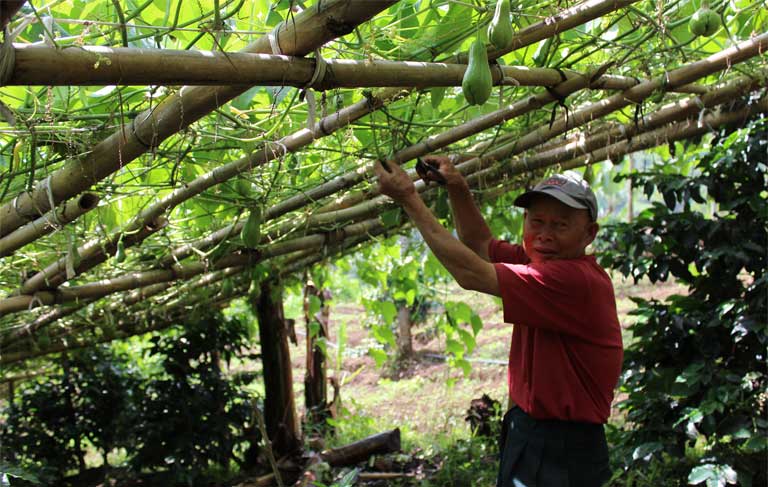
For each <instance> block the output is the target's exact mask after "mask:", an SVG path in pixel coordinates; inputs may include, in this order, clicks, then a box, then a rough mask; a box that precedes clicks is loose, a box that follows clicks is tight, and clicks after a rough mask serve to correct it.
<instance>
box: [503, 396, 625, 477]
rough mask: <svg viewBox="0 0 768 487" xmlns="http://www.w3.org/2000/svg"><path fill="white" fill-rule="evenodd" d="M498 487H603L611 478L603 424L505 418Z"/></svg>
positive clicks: (518, 414) (516, 414)
mask: <svg viewBox="0 0 768 487" xmlns="http://www.w3.org/2000/svg"><path fill="white" fill-rule="evenodd" d="M499 451H500V452H501V453H500V458H499V476H498V480H497V481H496V486H497V487H600V486H602V485H603V484H604V483H605V482H607V481H608V480H609V479H610V478H611V470H610V468H609V466H608V444H607V443H606V441H605V431H604V429H603V425H601V424H593V423H578V422H573V421H556V420H545V421H542V420H536V419H533V418H531V417H530V416H528V414H526V413H525V412H524V411H523V410H522V409H520V408H519V407H517V406H515V407H514V408H512V409H510V410H509V411H507V414H505V415H504V421H503V423H502V428H501V437H500V443H499Z"/></svg>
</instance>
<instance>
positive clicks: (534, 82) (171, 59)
mask: <svg viewBox="0 0 768 487" xmlns="http://www.w3.org/2000/svg"><path fill="white" fill-rule="evenodd" d="M14 47H15V50H16V65H15V69H14V71H13V76H12V77H11V79H10V80H9V81H8V82H7V83H6V85H47V86H59V85H60V86H91V85H180V84H187V85H221V84H241V85H257V86H295V87H311V88H313V89H315V90H319V91H322V90H330V89H333V88H363V87H367V88H378V87H408V88H426V87H436V86H461V82H462V79H463V77H464V72H465V71H466V68H467V66H466V65H465V64H449V63H431V62H420V61H419V62H416V61H387V60H364V61H360V60H352V59H325V60H323V61H321V62H323V63H325V74H324V76H323V77H322V78H321V79H320V80H316V81H315V82H314V83H312V80H313V76H314V72H315V69H316V65H317V63H318V61H317V60H316V59H306V58H301V57H293V56H284V55H276V54H253V53H244V52H234V53H232V52H231V53H225V52H220V51H177V50H167V49H138V48H112V47H103V46H82V47H80V46H78V47H74V46H73V47H66V48H63V49H57V48H52V47H48V46H30V45H24V44H17V45H15V46H14ZM61 66H67V69H61ZM491 74H492V78H493V84H494V85H496V84H502V83H503V84H511V85H515V86H554V85H556V84H558V83H560V82H562V81H563V76H565V77H567V78H572V77H574V76H582V75H581V74H580V73H576V72H574V71H572V70H563V71H559V70H556V69H551V68H538V67H528V66H508V65H504V66H502V65H496V66H495V67H494V69H493V70H492V71H491ZM604 84H605V86H606V87H610V88H609V89H626V88H628V87H629V86H632V85H633V84H634V82H633V79H632V78H630V77H626V76H611V77H610V78H608V79H606V81H605V83H604Z"/></svg>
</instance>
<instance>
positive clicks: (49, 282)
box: [19, 216, 168, 294]
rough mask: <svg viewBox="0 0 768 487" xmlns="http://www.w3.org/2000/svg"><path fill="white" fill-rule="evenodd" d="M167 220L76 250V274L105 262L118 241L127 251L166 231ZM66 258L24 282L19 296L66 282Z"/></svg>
mask: <svg viewBox="0 0 768 487" xmlns="http://www.w3.org/2000/svg"><path fill="white" fill-rule="evenodd" d="M167 224H168V220H166V219H165V217H163V216H160V217H158V218H155V219H153V220H148V221H147V222H146V224H145V225H143V226H141V227H138V228H136V230H134V231H132V232H130V233H123V234H119V235H115V236H114V237H113V238H107V239H106V240H104V241H95V242H94V241H92V242H86V243H85V244H83V245H81V246H80V247H79V248H78V252H77V253H78V255H80V263H79V264H78V265H77V266H75V273H76V274H82V273H83V272H85V271H86V270H88V269H91V268H93V267H94V266H96V265H98V264H100V263H102V262H104V261H106V260H107V259H108V258H109V257H110V256H112V255H114V254H115V252H116V251H117V246H118V242H119V241H120V239H122V241H123V245H124V247H125V248H126V249H128V248H131V247H133V246H135V245H137V244H139V243H141V242H142V241H143V240H144V239H145V238H147V237H148V236H150V235H152V234H154V233H156V232H158V231H160V230H161V229H163V228H165V226H166V225H167ZM66 261H67V258H66V256H64V257H61V258H60V259H58V260H57V261H55V262H53V263H52V264H50V265H48V266H47V267H46V268H45V269H43V270H42V271H40V272H38V273H37V274H35V275H33V276H32V277H30V278H29V279H27V280H26V281H24V282H23V283H22V285H21V287H20V288H19V294H34V293H36V292H38V291H40V290H43V289H53V288H56V287H58V286H59V285H60V284H61V283H63V282H65V281H67V271H66V268H67V266H66Z"/></svg>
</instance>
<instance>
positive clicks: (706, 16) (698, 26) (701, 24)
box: [688, 5, 720, 37]
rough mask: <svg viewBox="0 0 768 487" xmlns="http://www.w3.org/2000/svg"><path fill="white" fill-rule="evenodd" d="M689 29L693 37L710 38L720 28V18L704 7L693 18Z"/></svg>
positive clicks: (689, 23)
mask: <svg viewBox="0 0 768 487" xmlns="http://www.w3.org/2000/svg"><path fill="white" fill-rule="evenodd" d="M688 28H689V29H690V31H691V33H692V34H693V35H697V36H705V37H709V36H711V35H712V34H714V33H715V32H717V30H718V29H719V28H720V16H719V15H717V12H715V11H714V10H712V9H710V8H709V7H707V6H706V5H702V6H701V8H700V9H698V10H697V11H696V12H694V14H693V15H692V16H691V20H690V21H689V22H688Z"/></svg>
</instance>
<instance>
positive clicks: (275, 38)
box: [267, 22, 283, 55]
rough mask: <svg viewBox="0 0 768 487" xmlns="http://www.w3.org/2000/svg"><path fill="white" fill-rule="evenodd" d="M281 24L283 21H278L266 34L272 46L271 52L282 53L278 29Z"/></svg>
mask: <svg viewBox="0 0 768 487" xmlns="http://www.w3.org/2000/svg"><path fill="white" fill-rule="evenodd" d="M282 26H283V22H279V23H278V24H277V25H276V26H275V28H274V29H272V31H271V32H270V33H269V34H267V38H268V39H269V45H270V46H272V54H278V55H281V54H283V50H282V49H280V35H279V30H280V27H282Z"/></svg>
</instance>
